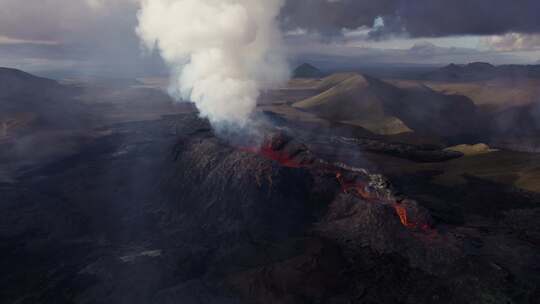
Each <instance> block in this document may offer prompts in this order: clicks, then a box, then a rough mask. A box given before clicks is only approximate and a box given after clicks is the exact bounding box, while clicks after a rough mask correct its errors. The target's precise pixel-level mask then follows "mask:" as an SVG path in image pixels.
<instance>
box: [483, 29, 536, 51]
mask: <svg viewBox="0 0 540 304" xmlns="http://www.w3.org/2000/svg"><path fill="white" fill-rule="evenodd" d="M483 43H484V44H485V45H486V46H488V47H489V48H492V49H494V50H498V51H504V52H513V51H535V50H540V34H520V33H508V34H505V35H497V36H490V37H486V38H484V40H483Z"/></svg>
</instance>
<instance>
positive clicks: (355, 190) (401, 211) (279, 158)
mask: <svg viewBox="0 0 540 304" xmlns="http://www.w3.org/2000/svg"><path fill="white" fill-rule="evenodd" d="M241 150H243V151H246V152H250V153H256V154H259V155H261V156H263V157H265V158H267V159H271V160H274V161H276V162H278V163H280V164H281V165H282V166H284V167H289V168H302V167H306V166H307V165H306V164H302V163H301V162H299V161H297V160H295V159H293V158H292V157H291V156H290V155H289V154H287V153H286V152H284V151H276V150H274V149H272V145H271V144H265V145H263V146H261V147H259V148H253V147H244V148H241ZM336 178H337V180H338V182H339V184H340V185H341V191H342V192H344V193H352V194H354V195H357V196H358V197H360V198H362V199H364V200H367V201H370V202H374V203H376V202H379V203H381V202H382V203H385V204H389V205H391V206H392V207H393V208H394V210H395V211H396V214H397V215H398V216H399V220H400V221H401V224H402V225H403V226H405V227H407V228H409V229H422V230H423V231H426V232H427V231H430V230H431V227H429V225H427V224H422V225H420V224H419V223H414V222H411V220H410V217H409V214H408V210H407V208H406V206H404V205H403V204H402V203H400V202H389V201H388V200H387V199H381V198H380V197H378V195H377V194H376V193H373V192H372V191H370V190H369V185H368V184H367V183H366V182H363V181H359V180H357V179H354V178H353V179H351V180H348V179H347V178H346V177H345V176H344V174H343V173H342V171H341V170H338V171H337V173H336Z"/></svg>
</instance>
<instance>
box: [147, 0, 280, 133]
mask: <svg viewBox="0 0 540 304" xmlns="http://www.w3.org/2000/svg"><path fill="white" fill-rule="evenodd" d="M282 5H283V0H264V1H261V0H142V2H141V9H140V11H139V15H138V20H139V25H138V27H137V34H138V35H139V37H140V39H141V40H142V42H143V44H144V46H145V47H146V48H147V49H149V50H154V49H157V50H158V51H159V52H160V54H161V56H162V57H163V59H164V60H165V62H166V63H167V64H168V66H169V67H170V69H171V74H172V77H171V79H172V80H171V90H170V91H171V93H172V94H173V96H174V97H176V98H178V99H183V100H190V101H193V102H195V103H196V105H197V108H198V109H199V111H200V113H201V116H203V117H207V118H208V119H209V120H210V122H211V123H212V124H213V125H214V126H215V127H221V126H231V125H232V126H240V127H242V126H245V125H246V123H248V122H249V120H250V114H251V113H252V112H253V110H254V108H255V106H256V102H257V98H258V97H259V94H260V91H261V90H264V89H267V88H270V87H273V86H276V85H278V84H280V83H282V82H284V81H285V80H286V79H287V78H288V73H289V72H288V67H287V65H286V62H285V60H284V56H282V54H281V52H280V50H281V45H282V44H281V33H280V31H279V26H278V24H277V21H276V18H277V16H278V14H279V11H280V9H281V7H282Z"/></svg>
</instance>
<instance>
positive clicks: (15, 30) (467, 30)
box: [0, 0, 540, 77]
mask: <svg viewBox="0 0 540 304" xmlns="http://www.w3.org/2000/svg"><path fill="white" fill-rule="evenodd" d="M139 1H140V0H24V1H21V0H0V66H9V67H15V68H20V69H24V70H27V71H31V72H44V71H48V72H50V71H58V72H66V71H69V72H72V73H76V74H83V75H84V74H86V75H109V76H111V77H119V76H138V77H140V76H152V75H161V74H163V73H164V72H165V71H166V68H165V65H164V64H163V63H162V61H161V59H160V58H159V56H158V55H157V54H155V53H148V52H147V51H145V50H144V49H143V48H142V47H141V43H140V41H139V39H138V37H137V35H136V33H135V28H136V26H137V12H138V10H139V5H140V3H139ZM171 1H175V0H171ZM253 1H259V0H253ZM261 1H262V0H261ZM538 12H540V1H538V0H454V1H447V0H377V1H375V0H369V1H368V0H286V3H285V5H284V7H283V9H282V12H281V15H280V17H279V19H280V20H279V22H280V26H281V28H282V32H283V35H284V45H282V46H276V48H280V49H282V50H284V51H285V52H286V53H287V55H288V57H289V59H290V61H291V62H300V61H313V62H327V63H328V62H342V63H345V64H347V63H349V62H351V63H352V62H354V65H357V66H362V65H365V66H373V65H380V64H414V65H445V64H449V63H468V62H472V61H488V62H491V63H493V64H507V63H517V64H534V63H540V22H538V21H537V20H538Z"/></svg>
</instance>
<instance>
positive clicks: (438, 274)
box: [0, 72, 540, 304]
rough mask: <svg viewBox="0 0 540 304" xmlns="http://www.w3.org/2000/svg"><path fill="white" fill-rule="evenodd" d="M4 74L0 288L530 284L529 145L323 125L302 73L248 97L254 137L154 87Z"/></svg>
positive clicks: (42, 299)
mask: <svg viewBox="0 0 540 304" xmlns="http://www.w3.org/2000/svg"><path fill="white" fill-rule="evenodd" d="M10 73H11V72H10ZM17 75H18V76H17ZM17 75H15V76H13V77H14V78H13V79H19V80H18V81H22V82H23V84H22V85H18V86H13V85H12V86H8V87H10V88H13V91H12V92H8V93H6V94H4V95H3V96H0V102H1V103H0V105H1V106H2V107H1V108H0V110H1V111H2V113H1V114H2V117H0V118H2V119H3V120H2V122H3V124H4V125H3V126H4V128H3V129H2V130H3V132H4V133H3V134H2V136H0V149H1V150H0V246H1V248H0V249H1V250H0V263H1V267H2V274H1V275H0V284H1V286H2V289H1V290H0V302H1V303H130V304H131V303H145V304H146V303H188V304H189V303H415V304H417V303H537V302H538V299H539V298H540V289H539V287H538V286H540V247H539V246H540V230H539V229H540V228H539V227H540V225H539V224H540V217H539V216H540V209H539V204H540V194H539V193H540V191H538V189H537V188H535V187H536V186H537V185H538V183H537V182H535V178H537V176H538V173H537V170H538V164H539V162H538V161H539V156H538V154H534V153H525V152H515V151H509V150H500V151H491V150H489V151H487V150H485V151H484V150H481V149H483V148H482V146H475V149H478V150H480V152H482V153H477V154H471V152H470V151H469V150H471V148H467V147H465V149H464V148H463V147H460V148H459V149H458V148H453V149H447V148H446V147H448V146H449V145H450V143H449V142H443V141H444V140H448V141H455V140H456V137H455V136H458V135H459V134H457V133H456V134H452V137H451V138H450V139H449V138H443V139H432V137H431V135H430V134H422V136H417V134H416V133H418V132H416V133H415V134H408V133H406V134H403V135H400V137H396V136H395V135H381V134H375V133H372V132H369V131H368V130H367V129H364V128H361V127H357V126H356V127H355V126H353V125H351V123H340V122H335V121H330V120H323V119H322V118H320V117H315V116H313V113H310V112H309V111H300V110H298V109H295V108H294V107H292V106H291V104H292V103H295V102H296V101H298V100H301V99H305V98H306V97H307V96H309V95H310V94H314V92H313V91H312V90H304V89H302V88H301V89H293V90H290V91H288V90H281V91H276V92H269V94H268V96H263V100H262V102H261V105H260V106H259V108H258V111H257V114H256V115H257V120H258V121H259V122H261V123H260V124H258V129H257V130H256V131H257V132H258V133H256V132H254V130H252V132H250V133H249V134H251V136H253V134H256V136H255V139H252V140H246V138H240V139H239V138H238V135H239V134H235V136H236V137H231V135H230V134H229V135H228V136H223V134H222V133H220V134H219V136H218V135H217V134H216V133H215V131H214V130H213V129H212V128H211V126H210V125H209V124H208V122H207V121H206V120H204V119H201V118H199V117H198V115H197V113H196V112H195V111H194V110H193V108H192V107H191V106H189V105H183V106H175V105H171V104H170V99H168V97H167V96H166V95H165V94H163V93H161V92H159V91H156V90H153V89H149V88H141V87H137V88H129V89H127V88H123V89H119V88H103V87H86V86H85V87H79V86H72V85H71V86H65V85H58V84H55V83H50V82H49V81H46V80H43V79H36V78H32V77H31V76H29V75H25V74H17ZM21 75H23V76H24V77H23V78H24V79H22V80H20V77H21ZM17 77H19V78H17ZM347 77H348V76H347ZM357 78H358V77H356V76H355V77H353V80H354V81H357V80H358V79H357ZM8 80H9V79H8ZM17 83H18V82H17ZM36 84H39V86H38V89H36V90H30V91H29V90H28V87H29V86H35V85H36ZM48 87H51V88H48ZM17 88H19V89H17ZM20 88H22V89H20ZM272 94H274V95H272ZM433 94H434V93H430V96H432V95H433ZM439 97H440V96H439ZM265 98H267V99H268V100H266V101H265ZM441 98H443V97H441ZM282 99H285V101H282ZM95 100H100V102H96V101H95ZM66 109H67V110H69V111H67V110H66ZM62 110H63V111H62ZM167 113H169V115H164V114H167ZM64 116H66V117H68V118H69V119H63V118H64ZM456 116H459V115H457V114H456ZM413 118H415V119H417V120H416V121H415V120H413V119H412V118H410V117H409V119H410V120H409V122H411V121H412V122H415V123H416V125H417V126H420V125H421V122H422V118H421V117H413ZM430 119H431V118H430ZM392 121H393V120H392ZM355 123H356V122H355ZM361 123H362V124H364V123H365V122H364V121H361ZM425 123H426V124H428V125H429V121H428V122H425ZM452 123H453V122H452V121H448V122H444V123H441V129H442V126H450V127H451V126H452ZM450 127H449V128H450ZM445 130H447V129H445ZM424 131H425V132H427V133H429V132H428V131H429V130H428V129H426V130H424ZM445 132H446V131H445ZM467 136H468V135H465V136H463V137H460V139H461V138H465V137H467ZM478 147H479V148H478ZM460 151H463V152H460ZM475 151H476V150H475ZM466 154H471V155H466ZM535 172H536V173H535Z"/></svg>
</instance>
